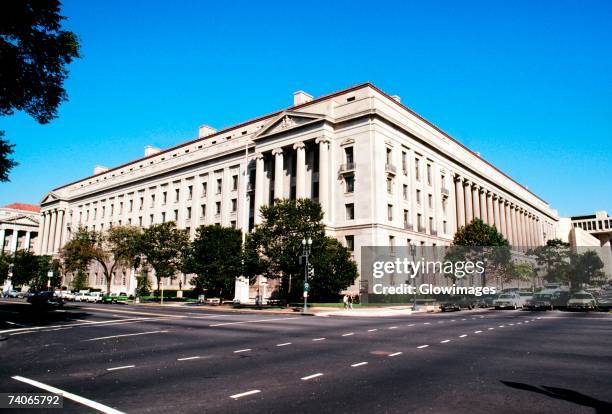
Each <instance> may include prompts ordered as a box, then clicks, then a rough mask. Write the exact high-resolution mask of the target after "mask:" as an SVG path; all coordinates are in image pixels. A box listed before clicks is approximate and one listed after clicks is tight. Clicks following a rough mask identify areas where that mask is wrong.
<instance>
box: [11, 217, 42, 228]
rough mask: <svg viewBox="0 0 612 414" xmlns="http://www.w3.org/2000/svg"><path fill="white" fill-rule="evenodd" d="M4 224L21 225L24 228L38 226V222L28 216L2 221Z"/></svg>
mask: <svg viewBox="0 0 612 414" xmlns="http://www.w3.org/2000/svg"><path fill="white" fill-rule="evenodd" d="M4 222H5V223H11V224H23V225H24V226H32V225H36V226H38V220H36V219H34V218H32V217H29V216H15V217H11V218H8V219H6V220H4Z"/></svg>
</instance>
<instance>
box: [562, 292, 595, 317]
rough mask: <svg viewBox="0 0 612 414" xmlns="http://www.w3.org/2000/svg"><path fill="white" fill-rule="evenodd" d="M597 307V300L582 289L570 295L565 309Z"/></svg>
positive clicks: (587, 309) (590, 308) (592, 308)
mask: <svg viewBox="0 0 612 414" xmlns="http://www.w3.org/2000/svg"><path fill="white" fill-rule="evenodd" d="M595 309H597V301H596V300H595V298H594V297H593V295H591V294H590V293H588V292H585V291H582V292H577V293H574V294H573V295H572V297H571V298H570V300H569V301H567V310H583V311H587V312H588V311H590V310H595Z"/></svg>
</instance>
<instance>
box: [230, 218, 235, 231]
mask: <svg viewBox="0 0 612 414" xmlns="http://www.w3.org/2000/svg"><path fill="white" fill-rule="evenodd" d="M230 227H231V228H233V229H235V228H236V220H232V221H230Z"/></svg>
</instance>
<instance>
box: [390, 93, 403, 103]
mask: <svg viewBox="0 0 612 414" xmlns="http://www.w3.org/2000/svg"><path fill="white" fill-rule="evenodd" d="M391 99H393V100H394V101H397V102H402V98H400V96H399V95H391Z"/></svg>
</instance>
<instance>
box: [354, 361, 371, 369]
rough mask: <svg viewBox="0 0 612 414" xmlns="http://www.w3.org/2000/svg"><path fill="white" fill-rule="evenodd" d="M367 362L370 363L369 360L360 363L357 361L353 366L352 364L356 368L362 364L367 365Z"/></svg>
mask: <svg viewBox="0 0 612 414" xmlns="http://www.w3.org/2000/svg"><path fill="white" fill-rule="evenodd" d="M367 364H368V363H367V362H358V363H356V364H352V365H351V366H352V367H353V368H355V367H360V366H362V365H367Z"/></svg>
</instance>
